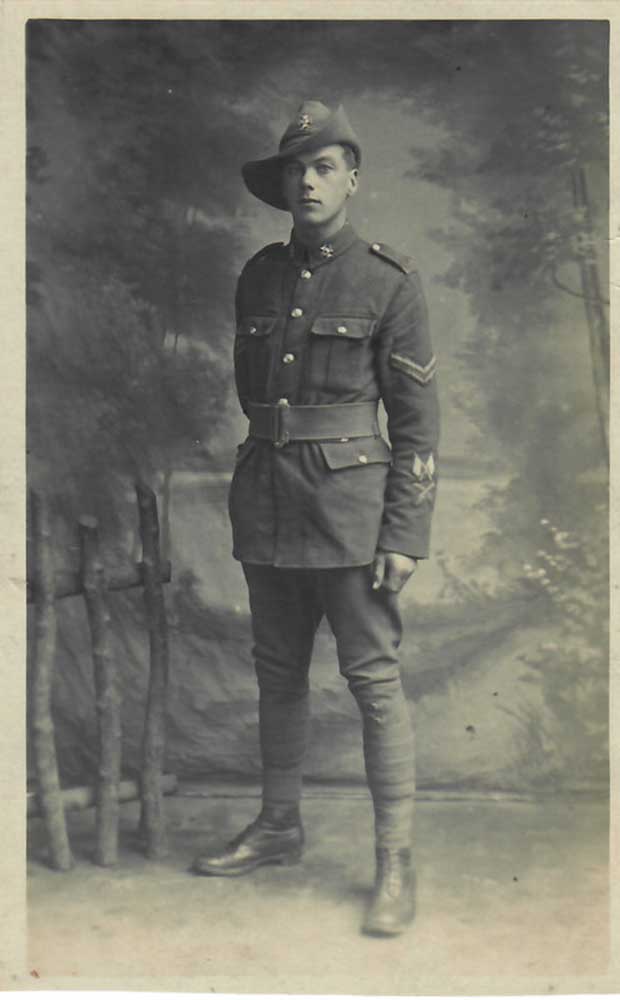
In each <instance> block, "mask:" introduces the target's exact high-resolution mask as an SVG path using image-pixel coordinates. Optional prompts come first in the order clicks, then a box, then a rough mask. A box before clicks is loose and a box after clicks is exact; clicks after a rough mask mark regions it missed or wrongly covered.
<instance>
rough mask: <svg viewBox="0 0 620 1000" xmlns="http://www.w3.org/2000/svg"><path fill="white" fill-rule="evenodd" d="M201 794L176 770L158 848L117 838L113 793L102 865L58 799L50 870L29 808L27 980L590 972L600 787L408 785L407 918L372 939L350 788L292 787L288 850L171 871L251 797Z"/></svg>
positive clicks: (437, 985)
mask: <svg viewBox="0 0 620 1000" xmlns="http://www.w3.org/2000/svg"><path fill="white" fill-rule="evenodd" d="M216 792H217V794H214V792H213V789H212V790H211V791H210V792H209V795H208V797H205V795H206V792H205V790H204V789H201V788H199V787H197V786H195V785H194V786H186V787H184V788H182V789H181V792H180V794H178V795H177V796H175V797H173V798H169V799H167V800H166V803H167V810H168V816H169V826H170V839H171V851H170V854H169V857H168V858H167V859H166V860H165V861H162V862H152V861H147V860H145V859H144V858H143V857H141V856H140V855H139V854H138V853H136V852H135V850H134V849H133V848H132V831H133V829H134V827H135V823H136V817H137V807H136V804H135V803H132V804H129V805H125V806H123V810H122V851H121V859H120V863H119V865H118V867H117V868H115V869H113V870H103V869H100V868H96V867H95V866H94V865H92V864H91V862H90V860H89V852H90V850H91V847H92V833H93V823H94V816H93V812H92V810H89V811H86V812H84V813H73V814H70V836H71V842H72V846H73V849H74V853H75V858H76V865H75V868H74V869H73V870H72V871H71V872H69V873H66V874H60V873H56V872H53V871H51V870H50V869H49V868H47V866H46V864H45V860H44V859H45V847H44V840H43V836H42V830H41V824H40V821H38V820H35V821H33V822H32V824H31V836H30V852H29V853H30V861H29V903H28V919H29V949H30V950H29V961H30V964H31V967H32V969H33V970H36V972H37V974H38V976H39V977H40V978H39V979H38V980H37V981H36V985H37V986H41V987H43V988H45V987H46V986H47V987H48V988H49V987H50V986H51V985H55V986H71V987H74V988H86V987H87V986H88V987H90V988H99V987H105V986H107V987H108V988H116V989H123V988H126V989H131V988H136V987H138V986H140V985H142V983H146V981H147V980H151V979H152V978H153V977H156V978H157V980H158V987H159V988H161V989H169V988H176V989H186V990H193V989H200V990H206V991H208V990H213V991H217V992H257V993H258V992H312V993H367V994H412V993H427V994H429V993H446V992H448V993H449V992H455V993H458V992H464V993H467V992H481V993H484V992H516V993H522V992H532V993H534V992H536V993H538V992H540V993H550V992H554V991H556V992H567V991H571V990H576V991H577V992H589V991H592V990H593V989H594V988H595V987H597V984H600V983H601V982H602V977H603V976H604V975H605V972H606V969H607V966H608V960H609V949H608V899H607V892H608V875H607V856H608V835H607V822H608V814H607V808H606V805H605V804H604V803H602V802H600V801H592V800H590V801H586V800H583V799H580V800H557V801H553V802H550V801H546V802H544V803H532V802H519V801H490V800H488V799H486V800H476V799H467V800H465V801H446V800H445V799H444V800H430V801H429V800H422V801H421V802H420V803H419V808H418V818H417V839H418V845H419V846H418V849H417V859H418V869H419V887H418V916H417V920H416V923H415V925H414V927H413V928H412V929H411V930H410V931H409V932H408V933H407V934H405V935H404V936H403V937H401V938H397V939H391V940H381V939H372V938H364V937H362V936H361V935H360V934H359V931H358V927H359V923H360V919H361V914H362V912H363V906H364V902H365V899H366V897H367V893H368V890H369V888H370V885H371V882H372V875H373V869H372V865H373V847H372V839H371V811H370V807H369V803H368V801H367V799H366V797H365V795H364V794H363V793H362V792H361V791H359V790H352V789H349V790H347V789H343V790H333V789H332V790H329V789H323V790H322V789H321V788H311V789H309V790H308V793H307V796H306V799H305V802H304V822H305V826H306V833H307V850H306V853H305V856H304V861H303V863H302V864H301V865H299V866H296V867H292V868H281V867H269V868H262V869H260V870H259V871H256V872H255V873H253V874H252V875H249V876H246V877H244V878H241V879H238V878H237V879H210V878H197V877H194V876H191V875H190V874H188V873H187V866H188V865H189V863H190V862H191V859H192V857H193V855H194V854H196V853H198V852H199V851H200V850H202V849H203V848H204V847H205V846H215V845H216V844H217V845H219V844H220V843H221V842H222V840H224V839H226V838H227V837H229V836H230V835H233V834H234V833H236V832H237V831H238V829H239V828H241V827H242V826H243V825H245V824H246V823H247V822H248V821H249V820H250V819H252V818H253V817H254V815H255V812H256V808H257V800H256V798H255V797H254V796H253V794H252V793H251V792H250V791H247V794H242V793H240V792H239V790H237V791H236V792H234V793H233V794H231V793H230V792H227V791H226V789H222V788H218V789H216ZM498 977H499V983H498ZM575 977H577V978H575ZM502 984H503V990H502V989H498V988H497V987H498V985H499V986H500V987H501V986H502ZM595 991H598V987H597V989H596V990H595Z"/></svg>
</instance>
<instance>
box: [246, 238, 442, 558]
mask: <svg viewBox="0 0 620 1000" xmlns="http://www.w3.org/2000/svg"><path fill="white" fill-rule="evenodd" d="M236 324H237V327H236V337H235V346H234V355H235V376H236V385H237V391H238V395H239V400H240V403H241V406H242V408H243V409H244V411H245V412H246V413H247V411H248V404H249V403H263V404H264V403H269V404H277V403H278V402H280V403H283V402H284V403H288V404H290V405H291V406H295V405H312V404H333V403H361V402H368V401H378V400H379V399H381V400H382V401H383V404H384V406H385V410H386V413H387V421H388V422H387V427H388V435H389V439H390V444H389V445H388V443H387V442H386V441H385V440H384V439H383V438H382V437H381V436H379V434H378V433H377V434H373V433H369V435H368V436H367V437H363V438H350V439H347V438H346V437H341V436H337V437H335V438H332V439H330V440H325V441H318V442H316V441H313V442H309V441H292V442H290V443H288V444H286V445H285V446H284V447H281V448H277V447H275V446H274V444H273V443H272V442H270V441H266V440H261V439H258V438H255V437H248V438H247V440H246V441H245V442H244V443H243V444H241V445H240V446H239V449H238V453H237V459H236V464H235V471H234V475H233V481H232V484H231V490H230V497H229V509H230V516H231V522H232V527H233V542H234V548H233V554H234V556H235V558H237V559H240V560H242V561H243V562H244V563H257V564H263V565H272V566H277V567H282V568H314V569H325V568H336V567H344V566H363V565H367V564H369V563H371V562H372V560H373V558H374V555H375V552H376V550H377V548H380V549H382V550H384V551H392V552H400V553H403V554H406V555H409V556H413V557H416V558H426V557H427V556H428V550H429V537H430V522H431V515H432V510H433V505H434V500H435V485H436V468H437V456H436V449H437V441H438V433H439V418H438V402H437V393H436V386H435V380H434V371H435V359H434V356H433V351H432V347H431V341H430V336H429V328H428V316H427V308H426V304H425V299H424V294H423V291H422V286H421V282H420V277H419V275H418V272H417V270H416V269H415V267H414V265H413V263H412V262H411V261H410V260H409V259H408V258H403V257H400V256H399V255H397V254H395V253H394V252H393V251H391V250H389V249H388V248H386V247H384V246H383V245H382V244H368V243H367V242H365V241H364V240H362V239H360V238H359V237H358V236H357V234H356V233H355V231H354V230H353V228H352V226H351V225H350V224H349V223H346V224H345V226H344V227H343V228H342V229H341V230H340V231H339V232H338V233H337V234H336V235H335V236H333V237H331V238H330V239H329V240H328V241H326V242H325V243H323V244H322V245H321V246H319V247H315V248H311V249H308V248H306V247H304V246H303V245H302V244H300V243H299V242H297V240H296V239H295V236H294V234H293V235H292V236H291V240H290V243H289V244H288V245H283V244H272V245H270V246H268V247H265V248H264V249H263V250H262V251H260V252H259V253H258V254H257V255H256V256H255V257H253V258H252V259H251V260H250V261H249V262H248V263H247V264H246V266H245V268H244V270H243V272H242V274H241V277H240V279H239V283H238V287H237V295H236Z"/></svg>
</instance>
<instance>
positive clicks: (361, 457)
mask: <svg viewBox="0 0 620 1000" xmlns="http://www.w3.org/2000/svg"><path fill="white" fill-rule="evenodd" d="M357 460H358V462H361V463H362V465H366V463H367V461H368V455H358V456H357Z"/></svg>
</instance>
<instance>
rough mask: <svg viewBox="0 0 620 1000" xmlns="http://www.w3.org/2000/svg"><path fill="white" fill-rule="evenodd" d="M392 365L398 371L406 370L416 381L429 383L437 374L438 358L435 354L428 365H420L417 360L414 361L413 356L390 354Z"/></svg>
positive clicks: (422, 383)
mask: <svg viewBox="0 0 620 1000" xmlns="http://www.w3.org/2000/svg"><path fill="white" fill-rule="evenodd" d="M390 365H391V366H392V368H396V369H397V371H399V372H404V374H405V375H408V376H409V378H412V379H413V380H414V382H419V383H420V385H428V383H429V382H430V381H431V379H432V377H433V375H434V374H435V369H436V368H437V358H436V357H435V355H434V354H433V356H432V358H431V360H430V361H429V363H428V364H427V365H419V364H417V363H416V362H415V361H412V360H411V358H406V357H404V355H402V354H390Z"/></svg>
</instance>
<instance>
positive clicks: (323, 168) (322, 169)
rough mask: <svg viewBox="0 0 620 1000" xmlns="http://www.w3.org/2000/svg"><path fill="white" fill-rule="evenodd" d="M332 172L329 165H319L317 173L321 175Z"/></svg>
mask: <svg viewBox="0 0 620 1000" xmlns="http://www.w3.org/2000/svg"><path fill="white" fill-rule="evenodd" d="M330 170H331V167H330V165H329V163H319V165H318V167H317V171H318V172H319V173H320V174H327V173H329V171H330Z"/></svg>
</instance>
